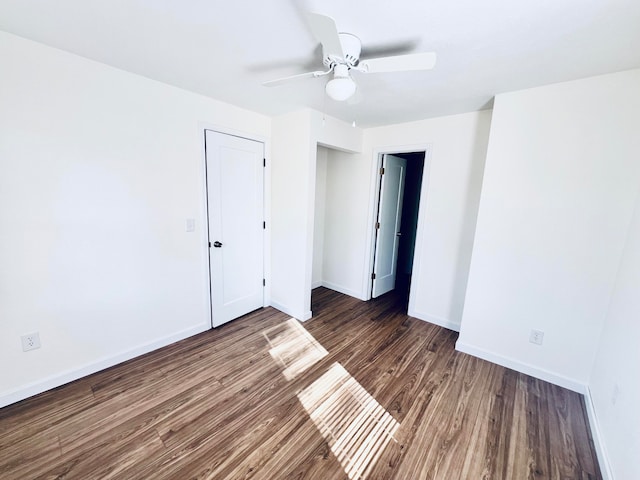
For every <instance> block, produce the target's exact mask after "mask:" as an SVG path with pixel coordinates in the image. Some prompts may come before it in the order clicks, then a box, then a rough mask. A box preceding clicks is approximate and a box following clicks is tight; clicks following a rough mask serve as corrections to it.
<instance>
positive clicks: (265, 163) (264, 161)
mask: <svg viewBox="0 0 640 480" xmlns="http://www.w3.org/2000/svg"><path fill="white" fill-rule="evenodd" d="M262 166H263V167H266V166H267V159H266V158H263V159H262Z"/></svg>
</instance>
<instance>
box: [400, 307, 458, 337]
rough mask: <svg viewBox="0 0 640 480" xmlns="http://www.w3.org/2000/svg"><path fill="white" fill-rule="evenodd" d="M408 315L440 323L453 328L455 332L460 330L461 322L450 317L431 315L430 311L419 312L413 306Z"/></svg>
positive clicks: (450, 328)
mask: <svg viewBox="0 0 640 480" xmlns="http://www.w3.org/2000/svg"><path fill="white" fill-rule="evenodd" d="M407 315H409V316H410V317H413V318H417V319H418V320H423V321H425V322H429V323H433V324H434V325H438V326H440V327H443V328H446V329H448V330H453V331H454V332H459V331H460V324H459V323H457V322H453V321H451V320H449V319H448V318H444V317H438V316H436V315H429V314H428V313H423V312H418V311H416V310H414V309H413V308H411V307H409V311H408V312H407Z"/></svg>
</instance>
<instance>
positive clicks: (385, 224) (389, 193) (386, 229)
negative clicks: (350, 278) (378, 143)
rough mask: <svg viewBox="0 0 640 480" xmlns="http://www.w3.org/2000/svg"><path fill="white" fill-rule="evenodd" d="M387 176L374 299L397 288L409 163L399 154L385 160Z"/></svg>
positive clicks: (382, 189) (380, 209)
mask: <svg viewBox="0 0 640 480" xmlns="http://www.w3.org/2000/svg"><path fill="white" fill-rule="evenodd" d="M382 165H383V168H384V175H382V179H381V182H380V201H379V204H378V223H379V224H380V228H378V229H377V235H376V247H375V248H376V249H375V259H374V270H373V271H374V273H375V279H374V280H373V289H372V297H373V298H375V297H379V296H380V295H382V294H383V293H387V292H389V291H391V290H393V289H394V287H395V283H396V267H397V264H398V246H399V244H400V234H401V232H400V223H401V220H402V218H401V217H402V198H403V195H404V181H405V176H406V171H407V160H406V159H404V158H400V157H396V156H395V155H384V156H383V158H382Z"/></svg>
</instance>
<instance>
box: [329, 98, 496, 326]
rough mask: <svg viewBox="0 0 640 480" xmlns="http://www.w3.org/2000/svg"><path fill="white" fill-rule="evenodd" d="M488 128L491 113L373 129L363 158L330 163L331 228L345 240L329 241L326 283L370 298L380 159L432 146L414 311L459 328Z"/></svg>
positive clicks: (367, 135)
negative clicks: (333, 225) (380, 155)
mask: <svg viewBox="0 0 640 480" xmlns="http://www.w3.org/2000/svg"><path fill="white" fill-rule="evenodd" d="M490 122H491V112H490V111H483V112H474V113H467V114H462V115H452V116H448V117H441V118H434V119H429V120H423V121H419V122H411V123H405V124H399V125H391V126H386V127H379V128H372V129H368V130H365V136H364V148H363V151H362V154H358V155H344V154H343V158H341V161H339V162H337V161H334V162H333V163H331V162H332V161H333V160H331V159H330V166H329V169H328V174H327V175H328V178H327V222H328V221H329V220H328V219H329V218H332V223H334V222H338V226H337V228H336V229H335V231H336V232H339V235H338V234H336V235H335V237H334V238H327V237H325V263H324V276H325V280H328V281H330V282H332V283H334V284H336V285H339V286H340V287H341V289H342V291H345V292H348V291H351V292H353V295H354V296H356V297H358V298H361V299H366V298H368V296H369V295H368V294H369V288H370V286H369V285H368V279H369V275H370V273H371V271H370V262H371V241H372V234H373V207H374V192H375V189H376V188H377V179H376V177H375V173H376V171H377V162H378V159H377V153H378V152H381V151H385V152H399V151H412V150H414V149H416V150H420V149H425V147H428V148H429V150H430V155H429V157H428V158H427V159H426V162H427V164H428V167H429V175H428V176H425V181H426V182H428V184H425V187H428V188H426V190H423V198H422V200H423V201H424V202H423V208H421V210H420V214H419V215H420V220H419V221H420V222H421V224H422V226H423V227H424V228H423V232H422V233H423V235H422V237H421V240H420V239H419V240H420V243H419V244H417V245H416V261H417V262H419V264H418V265H417V268H416V269H415V270H414V277H413V287H412V300H413V302H412V309H411V311H410V313H411V314H412V315H413V316H416V317H418V318H422V319H424V320H428V321H431V322H434V323H437V324H440V325H444V326H447V327H449V328H454V329H457V328H458V325H459V322H460V319H461V315H462V306H463V300H464V294H465V289H466V278H467V272H468V267H469V261H470V255H471V248H472V244H473V234H474V228H475V219H476V212H477V207H478V200H479V196H480V185H481V183H482V172H483V167H484V159H485V153H486V146H487V141H488V136H489V125H490ZM425 194H426V195H425ZM328 252H331V254H329V253H328Z"/></svg>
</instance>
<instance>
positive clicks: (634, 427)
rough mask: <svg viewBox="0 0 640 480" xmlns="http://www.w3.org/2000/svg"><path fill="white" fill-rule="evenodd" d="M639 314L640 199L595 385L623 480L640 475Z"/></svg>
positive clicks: (603, 429)
mask: <svg viewBox="0 0 640 480" xmlns="http://www.w3.org/2000/svg"><path fill="white" fill-rule="evenodd" d="M639 181H640V179H638V178H636V182H639ZM639 312H640V198H638V200H637V201H636V209H635V215H634V217H633V221H632V223H631V228H630V229H629V235H628V237H627V244H626V248H625V250H624V253H623V255H622V260H621V262H620V269H619V273H618V277H617V281H616V286H615V290H614V292H613V297H612V301H611V304H610V306H609V311H608V314H607V319H606V321H605V325H604V330H603V333H602V337H601V339H600V345H599V349H598V353H597V355H596V358H595V363H594V368H593V371H592V372H591V381H590V385H589V390H590V393H591V400H592V403H593V406H594V408H595V418H596V420H597V425H598V429H599V432H600V437H601V440H602V442H603V444H604V445H606V453H607V455H606V456H607V457H608V460H609V465H610V467H611V471H612V473H613V475H612V478H616V479H618V480H625V479H634V478H640V466H639V464H638V458H637V457H638V452H640V410H638V405H640V381H639V378H640V372H639V368H640V348H638V345H640V321H638V314H639Z"/></svg>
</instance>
